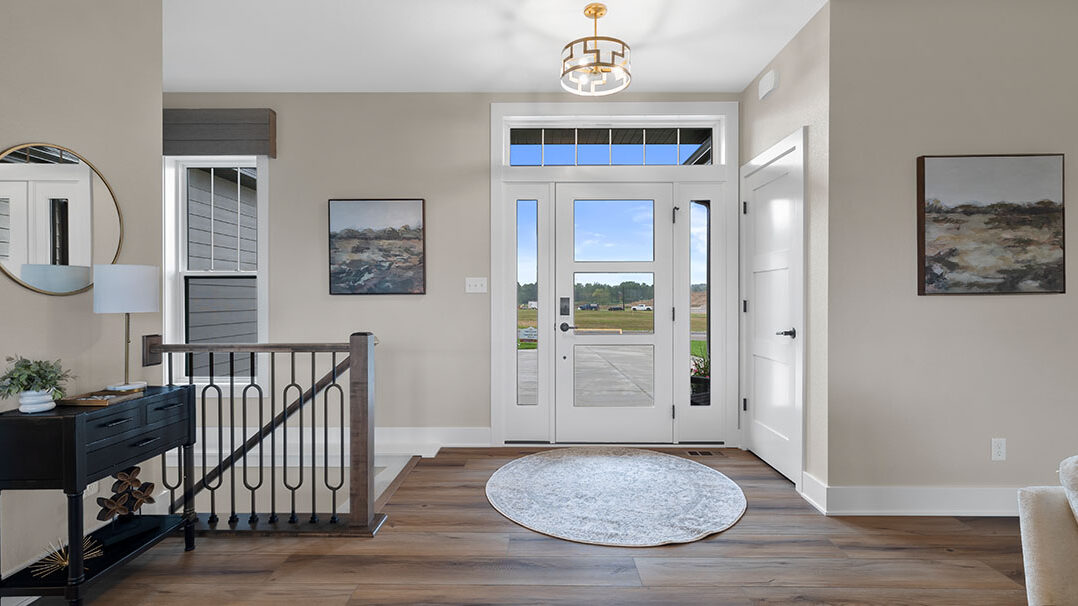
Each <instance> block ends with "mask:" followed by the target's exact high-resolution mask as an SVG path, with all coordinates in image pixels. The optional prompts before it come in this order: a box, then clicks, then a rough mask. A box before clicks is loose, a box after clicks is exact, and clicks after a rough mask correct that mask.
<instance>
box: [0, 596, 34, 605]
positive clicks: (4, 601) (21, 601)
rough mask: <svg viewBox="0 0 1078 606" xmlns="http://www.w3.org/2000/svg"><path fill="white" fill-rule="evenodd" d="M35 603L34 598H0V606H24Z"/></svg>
mask: <svg viewBox="0 0 1078 606" xmlns="http://www.w3.org/2000/svg"><path fill="white" fill-rule="evenodd" d="M36 601H37V597H36V596H20V597H17V598H0V606H26V605H27V604H32V603H34V602H36Z"/></svg>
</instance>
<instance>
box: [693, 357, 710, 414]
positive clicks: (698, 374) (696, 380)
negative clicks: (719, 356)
mask: <svg viewBox="0 0 1078 606" xmlns="http://www.w3.org/2000/svg"><path fill="white" fill-rule="evenodd" d="M689 381H690V384H691V386H692V393H691V394H690V396H689V399H690V402H691V404H692V405H693V406H704V405H707V404H709V403H710V401H711V357H710V356H708V355H707V353H705V354H704V355H702V356H693V357H692V371H691V372H690V375H689Z"/></svg>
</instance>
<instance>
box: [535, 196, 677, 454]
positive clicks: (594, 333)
mask: <svg viewBox="0 0 1078 606" xmlns="http://www.w3.org/2000/svg"><path fill="white" fill-rule="evenodd" d="M672 189H673V187H672V185H670V184H661V183H657V184H625V183H603V184H574V183H559V184H557V186H556V188H555V212H556V216H555V241H556V245H555V247H554V248H555V293H554V294H555V296H556V298H557V306H556V309H555V310H554V312H555V314H554V327H553V328H554V341H555V356H556V357H555V364H554V374H555V407H554V416H555V440H556V441H557V442H641V443H662V442H665V443H669V442H671V441H673V388H672V382H671V371H672V365H671V360H672V359H673V353H672V352H673V349H672V341H673V330H672V326H673V317H672V310H673V293H672V282H673V266H672V253H673V229H672V225H673V222H672V220H671V215H672V212H673V205H672Z"/></svg>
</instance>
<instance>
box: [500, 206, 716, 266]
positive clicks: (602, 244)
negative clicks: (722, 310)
mask: <svg viewBox="0 0 1078 606" xmlns="http://www.w3.org/2000/svg"><path fill="white" fill-rule="evenodd" d="M652 206H653V203H652V201H651V200H578V201H577V202H576V204H575V205H574V223H575V230H574V231H575V233H574V245H575V247H576V260H577V261H651V260H652V259H653V258H654V257H653V255H654V252H653V248H654V235H653V234H654V225H653V222H654V211H653V209H652ZM537 210H538V209H537V204H536V201H535V200H518V201H517V282H519V283H521V284H529V283H532V282H535V279H536V278H535V276H536V266H537V255H536V249H537V238H536V231H537V224H536V218H537ZM689 219H690V221H691V224H690V227H689V231H690V234H691V236H690V237H691V243H690V271H691V276H690V278H691V281H692V283H693V284H701V283H705V282H707V209H706V208H704V207H703V206H702V205H700V204H693V205H692V210H691V212H690V217H689ZM596 275H598V274H588V278H587V279H586V280H584V281H586V282H600V283H604V284H620V283H621V282H624V281H627V280H628V281H640V280H639V279H637V278H638V277H639V276H638V275H637V274H631V275H630V274H601V276H602V277H601V279H599V280H596V279H593V278H594V276H596Z"/></svg>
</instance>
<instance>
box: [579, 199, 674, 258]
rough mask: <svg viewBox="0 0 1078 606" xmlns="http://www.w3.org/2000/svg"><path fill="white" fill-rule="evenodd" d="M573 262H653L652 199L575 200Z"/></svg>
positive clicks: (653, 228) (653, 207) (653, 218)
mask: <svg viewBox="0 0 1078 606" xmlns="http://www.w3.org/2000/svg"><path fill="white" fill-rule="evenodd" d="M573 238H574V259H575V260H576V261H654V260H655V201H654V200H575V201H574V203H573Z"/></svg>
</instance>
